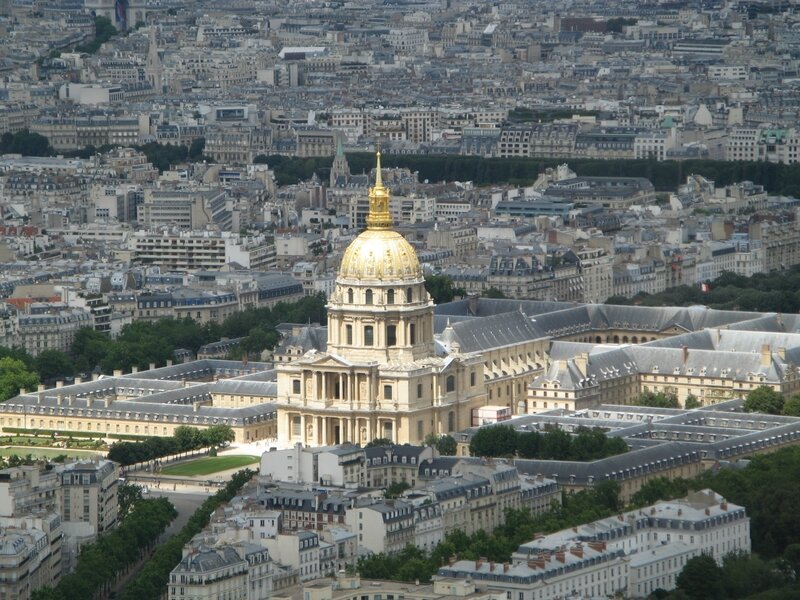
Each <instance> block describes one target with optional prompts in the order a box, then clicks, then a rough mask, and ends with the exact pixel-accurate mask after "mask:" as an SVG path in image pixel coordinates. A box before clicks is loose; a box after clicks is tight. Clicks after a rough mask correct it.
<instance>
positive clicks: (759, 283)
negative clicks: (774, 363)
mask: <svg viewBox="0 0 800 600" xmlns="http://www.w3.org/2000/svg"><path fill="white" fill-rule="evenodd" d="M710 288H711V289H710V291H708V292H703V291H702V290H701V289H700V287H699V286H694V285H681V286H677V287H673V288H669V289H667V290H664V291H663V292H659V293H658V294H646V293H641V294H638V295H636V296H634V297H633V298H625V297H622V296H612V297H611V298H609V299H608V300H607V304H627V305H637V306H691V305H693V304H704V305H706V306H708V307H709V308H716V309H720V310H752V311H762V312H778V313H796V312H800V265H794V266H792V267H790V268H788V269H784V270H782V271H774V272H770V273H757V274H755V275H753V276H752V277H744V276H743V275H737V274H735V273H731V272H726V273H723V274H722V275H720V276H719V277H717V278H716V279H715V280H713V281H712V282H711V284H710Z"/></svg>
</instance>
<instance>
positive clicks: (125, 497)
mask: <svg viewBox="0 0 800 600" xmlns="http://www.w3.org/2000/svg"><path fill="white" fill-rule="evenodd" d="M117 499H118V501H119V520H120V521H124V520H125V517H127V516H128V514H129V513H130V512H131V511H132V510H133V508H134V507H135V506H136V503H137V502H140V501H141V500H142V499H143V498H142V486H140V485H136V484H133V483H123V484H122V485H120V486H119V487H118V488H117Z"/></svg>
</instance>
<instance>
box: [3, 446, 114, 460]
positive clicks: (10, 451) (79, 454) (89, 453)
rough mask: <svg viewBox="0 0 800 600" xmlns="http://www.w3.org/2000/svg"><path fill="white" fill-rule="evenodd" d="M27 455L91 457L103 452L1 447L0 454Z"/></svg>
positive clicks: (38, 456)
mask: <svg viewBox="0 0 800 600" xmlns="http://www.w3.org/2000/svg"><path fill="white" fill-rule="evenodd" d="M12 454H16V455H17V456H27V455H28V454H30V455H31V456H33V457H36V458H53V457H54V456H61V455H62V454H66V455H67V456H70V457H74V458H91V457H92V456H95V455H97V454H103V453H102V452H97V451H94V450H72V449H71V448H35V447H28V446H9V447H8V448H0V456H11V455H12Z"/></svg>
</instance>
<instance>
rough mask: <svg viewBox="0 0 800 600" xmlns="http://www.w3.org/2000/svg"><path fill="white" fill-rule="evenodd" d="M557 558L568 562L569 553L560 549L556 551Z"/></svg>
mask: <svg viewBox="0 0 800 600" xmlns="http://www.w3.org/2000/svg"><path fill="white" fill-rule="evenodd" d="M556 560H557V561H558V562H560V563H563V562H567V555H566V554H565V553H564V552H562V551H560V550H559V551H558V552H556Z"/></svg>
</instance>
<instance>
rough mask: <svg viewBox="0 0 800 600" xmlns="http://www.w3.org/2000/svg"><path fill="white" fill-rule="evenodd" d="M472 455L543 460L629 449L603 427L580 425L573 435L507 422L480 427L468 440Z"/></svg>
mask: <svg viewBox="0 0 800 600" xmlns="http://www.w3.org/2000/svg"><path fill="white" fill-rule="evenodd" d="M469 451H470V454H471V455H472V456H518V457H520V458H540V459H543V460H579V461H588V460H597V459H600V458H605V457H607V456H614V455H616V454H622V453H624V452H627V451H628V445H627V444H626V443H625V440H623V439H622V438H618V437H609V436H607V435H606V434H605V432H604V431H603V430H601V429H588V428H586V427H579V428H578V429H577V430H576V431H575V434H574V435H570V434H569V433H567V432H566V431H563V430H562V429H557V428H555V429H551V430H548V431H545V432H544V433H539V432H538V431H516V430H515V429H514V428H513V427H510V426H507V425H495V426H493V427H482V428H480V429H479V430H478V431H477V432H476V433H475V435H474V436H473V438H472V440H471V441H470V443H469Z"/></svg>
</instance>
